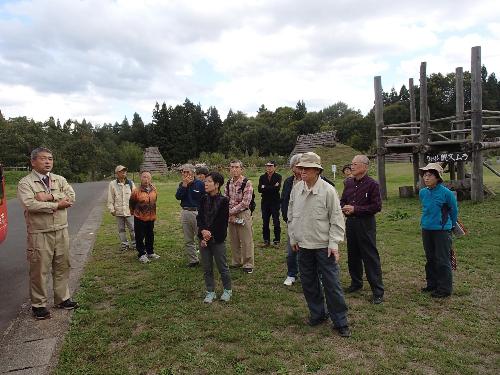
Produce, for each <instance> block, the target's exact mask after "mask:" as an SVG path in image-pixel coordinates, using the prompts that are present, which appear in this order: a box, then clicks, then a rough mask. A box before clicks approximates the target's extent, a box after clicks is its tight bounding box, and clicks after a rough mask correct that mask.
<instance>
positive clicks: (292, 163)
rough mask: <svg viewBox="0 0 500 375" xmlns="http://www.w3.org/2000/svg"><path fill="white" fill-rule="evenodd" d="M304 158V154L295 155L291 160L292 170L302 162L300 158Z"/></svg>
mask: <svg viewBox="0 0 500 375" xmlns="http://www.w3.org/2000/svg"><path fill="white" fill-rule="evenodd" d="M301 157H302V154H295V155H293V156H292V157H291V158H290V168H293V167H295V166H296V165H297V164H299V162H300V158H301Z"/></svg>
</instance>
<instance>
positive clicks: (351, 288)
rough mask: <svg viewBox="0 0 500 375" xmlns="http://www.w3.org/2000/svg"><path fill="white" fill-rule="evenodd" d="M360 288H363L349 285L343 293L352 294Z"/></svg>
mask: <svg viewBox="0 0 500 375" xmlns="http://www.w3.org/2000/svg"><path fill="white" fill-rule="evenodd" d="M362 288H363V287H362V286H356V285H350V286H349V287H348V288H345V289H344V292H346V293H354V292H357V291H358V290H361V289H362Z"/></svg>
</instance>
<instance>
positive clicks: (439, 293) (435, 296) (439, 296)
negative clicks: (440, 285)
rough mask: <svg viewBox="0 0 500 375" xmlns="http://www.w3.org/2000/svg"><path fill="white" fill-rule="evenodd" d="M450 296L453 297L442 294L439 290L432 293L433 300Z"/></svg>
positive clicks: (448, 294) (449, 294)
mask: <svg viewBox="0 0 500 375" xmlns="http://www.w3.org/2000/svg"><path fill="white" fill-rule="evenodd" d="M449 296H451V293H445V292H440V291H438V290H435V291H433V292H432V293H431V297H432V298H447V297H449Z"/></svg>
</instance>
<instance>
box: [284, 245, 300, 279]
mask: <svg viewBox="0 0 500 375" xmlns="http://www.w3.org/2000/svg"><path fill="white" fill-rule="evenodd" d="M298 255H299V252H298V251H293V250H292V246H291V245H290V237H289V236H288V240H287V243H286V265H287V268H288V272H287V274H286V275H287V276H290V277H297V274H298V273H299V259H298V258H299V256H298Z"/></svg>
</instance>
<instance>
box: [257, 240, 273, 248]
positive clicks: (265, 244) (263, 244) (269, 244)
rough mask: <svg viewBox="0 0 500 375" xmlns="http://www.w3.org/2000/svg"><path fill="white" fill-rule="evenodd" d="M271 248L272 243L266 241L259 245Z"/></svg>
mask: <svg viewBox="0 0 500 375" xmlns="http://www.w3.org/2000/svg"><path fill="white" fill-rule="evenodd" d="M269 246H271V243H270V242H269V241H264V242H262V243H260V244H259V247H269Z"/></svg>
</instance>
